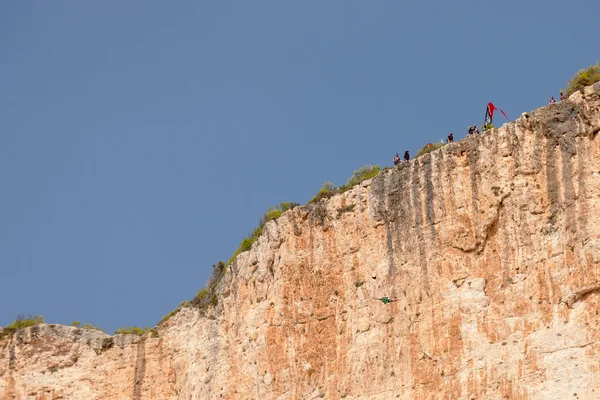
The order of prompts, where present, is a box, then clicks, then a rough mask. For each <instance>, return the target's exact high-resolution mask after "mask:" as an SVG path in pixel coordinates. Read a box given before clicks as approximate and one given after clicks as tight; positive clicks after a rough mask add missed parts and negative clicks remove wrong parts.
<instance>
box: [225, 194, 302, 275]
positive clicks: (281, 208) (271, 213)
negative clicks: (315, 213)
mask: <svg viewBox="0 0 600 400" xmlns="http://www.w3.org/2000/svg"><path fill="white" fill-rule="evenodd" d="M299 205H300V204H298V203H292V202H290V201H285V202H283V203H280V204H278V205H276V206H275V207H269V209H268V210H267V212H266V213H264V214H263V215H262V217H261V218H260V220H259V221H258V227H257V228H255V229H254V230H253V231H252V233H250V235H248V236H247V237H245V238H244V239H243V240H242V241H241V242H240V245H239V246H238V248H237V249H236V250H235V251H234V252H233V255H232V256H231V258H230V259H229V262H228V263H227V264H229V265H231V264H232V263H233V262H234V261H235V258H236V257H237V256H238V255H239V254H240V253H243V252H244V251H248V250H250V249H251V248H252V245H253V244H254V242H256V241H257V240H258V238H259V237H260V235H261V234H262V231H263V228H264V226H265V224H266V223H267V222H269V221H273V220H276V219H277V218H279V217H281V215H282V214H283V213H284V212H286V211H287V210H291V209H292V208H294V207H297V206H299Z"/></svg>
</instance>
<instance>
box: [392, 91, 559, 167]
mask: <svg viewBox="0 0 600 400" xmlns="http://www.w3.org/2000/svg"><path fill="white" fill-rule="evenodd" d="M564 100H565V95H564V94H563V91H562V90H561V91H560V101H564ZM554 103H556V99H555V98H554V96H551V97H550V104H554ZM480 133H481V132H480V131H479V127H477V125H473V126H470V125H469V127H468V128H467V137H468V136H469V135H479V134H480ZM441 142H442V143H444V139H442V140H441ZM452 142H454V134H453V133H452V132H450V133H449V134H448V137H447V138H446V142H445V143H452ZM409 160H410V155H409V154H408V150H406V151H405V152H404V161H409ZM401 162H402V160H401V159H400V156H399V155H398V153H396V155H395V156H394V165H398V164H400V163H401Z"/></svg>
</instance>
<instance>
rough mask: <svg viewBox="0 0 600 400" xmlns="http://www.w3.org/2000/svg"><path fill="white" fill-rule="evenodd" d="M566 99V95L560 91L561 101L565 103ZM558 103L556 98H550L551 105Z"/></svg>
mask: <svg viewBox="0 0 600 400" xmlns="http://www.w3.org/2000/svg"><path fill="white" fill-rule="evenodd" d="M564 99H565V95H564V94H563V92H562V90H561V91H560V101H563V100H564ZM554 103H556V99H555V98H554V96H551V97H550V104H554Z"/></svg>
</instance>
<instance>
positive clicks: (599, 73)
mask: <svg viewBox="0 0 600 400" xmlns="http://www.w3.org/2000/svg"><path fill="white" fill-rule="evenodd" d="M599 81H600V62H598V63H596V65H591V66H590V67H588V68H587V69H582V70H579V71H578V72H577V73H576V74H575V75H574V76H573V78H571V80H570V81H569V86H568V87H567V93H566V95H567V97H569V96H570V95H572V94H573V93H575V92H576V91H578V90H579V91H583V88H584V87H586V86H590V85H593V84H594V83H596V82H599Z"/></svg>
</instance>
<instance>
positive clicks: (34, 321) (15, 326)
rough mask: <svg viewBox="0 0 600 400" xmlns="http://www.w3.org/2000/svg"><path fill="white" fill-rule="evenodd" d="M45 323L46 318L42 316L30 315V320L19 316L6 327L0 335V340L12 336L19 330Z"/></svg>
mask: <svg viewBox="0 0 600 400" xmlns="http://www.w3.org/2000/svg"><path fill="white" fill-rule="evenodd" d="M43 323H44V317H43V316H41V315H31V314H30V315H29V318H25V316H24V315H19V316H18V317H17V318H16V319H15V320H14V321H13V323H12V324H10V325H7V326H5V327H4V331H3V332H2V333H0V339H1V338H2V337H4V336H6V335H11V334H13V333H15V332H16V331H18V330H19V329H23V328H28V327H30V326H34V325H39V324H43Z"/></svg>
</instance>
